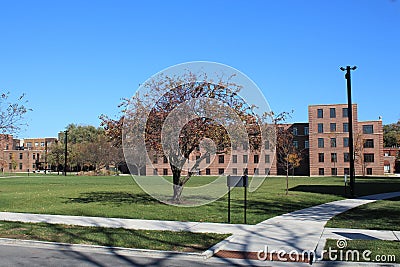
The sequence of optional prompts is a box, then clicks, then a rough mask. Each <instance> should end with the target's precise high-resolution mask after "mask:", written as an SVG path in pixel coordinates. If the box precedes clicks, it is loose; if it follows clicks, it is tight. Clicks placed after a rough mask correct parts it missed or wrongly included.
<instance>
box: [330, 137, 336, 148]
mask: <svg viewBox="0 0 400 267" xmlns="http://www.w3.org/2000/svg"><path fill="white" fill-rule="evenodd" d="M331 147H336V138H331Z"/></svg>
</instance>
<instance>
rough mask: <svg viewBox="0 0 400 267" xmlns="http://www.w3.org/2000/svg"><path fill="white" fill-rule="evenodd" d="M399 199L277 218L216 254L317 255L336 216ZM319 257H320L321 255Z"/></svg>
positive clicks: (334, 205) (345, 203)
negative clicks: (263, 252) (359, 207)
mask: <svg viewBox="0 0 400 267" xmlns="http://www.w3.org/2000/svg"><path fill="white" fill-rule="evenodd" d="M398 196H400V192H393V193H384V194H377V195H371V196H366V197H362V198H358V199H345V200H339V201H334V202H330V203H325V204H322V205H318V206H314V207H310V208H306V209H302V210H299V211H295V212H291V213H288V214H284V215H281V216H277V217H274V218H271V219H269V220H266V221H263V222H261V223H259V224H257V225H255V226H254V227H253V228H251V229H250V230H249V231H247V232H241V233H237V234H234V235H233V236H232V237H231V238H230V240H229V242H225V243H224V244H223V246H220V247H218V249H219V251H216V252H217V255H219V256H221V257H224V256H227V255H230V256H231V257H248V258H256V257H257V253H258V252H260V251H264V250H268V251H269V252H270V251H273V250H274V251H280V250H282V251H284V252H286V253H290V252H297V253H298V254H302V253H303V252H305V251H312V252H314V253H315V252H317V251H318V245H320V246H324V245H325V243H323V244H322V243H320V239H321V236H322V234H323V232H324V227H325V224H326V223H327V222H328V220H330V219H331V218H332V217H333V216H335V215H338V214H340V213H342V212H345V211H347V210H349V209H352V208H355V207H358V206H360V205H363V204H367V203H371V202H374V201H377V200H382V199H388V198H393V197H398ZM221 245H222V244H221ZM316 256H317V258H318V257H319V256H320V255H316Z"/></svg>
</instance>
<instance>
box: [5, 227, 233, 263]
mask: <svg viewBox="0 0 400 267" xmlns="http://www.w3.org/2000/svg"><path fill="white" fill-rule="evenodd" d="M0 233H1V236H2V237H8V238H23V239H30V240H40V241H48V242H60V243H63V244H57V245H58V246H59V248H60V249H59V252H60V253H64V254H68V255H69V256H70V257H73V258H76V259H78V260H80V261H82V262H84V263H86V264H87V263H90V265H93V266H107V264H103V263H102V260H101V258H98V257H95V256H94V255H93V254H91V253H86V252H84V251H80V250H79V249H74V248H73V247H71V245H70V244H93V245H100V246H106V248H105V249H107V250H108V251H109V253H110V254H111V255H108V257H109V256H113V257H114V258H115V260H114V261H113V262H114V264H115V263H116V264H117V265H126V264H129V265H131V266H149V265H151V266H164V264H162V262H163V261H167V260H168V259H170V258H172V257H173V256H174V254H173V253H170V254H168V253H166V254H164V255H163V258H154V259H151V258H149V259H148V262H147V263H146V264H143V263H141V262H139V261H136V259H135V258H134V257H130V256H125V255H123V254H122V253H120V252H119V249H118V248H117V249H116V248H114V247H126V245H128V246H129V247H133V248H141V249H161V250H167V251H174V250H178V251H190V252H203V251H205V250H206V249H208V248H209V247H211V246H212V245H214V244H215V243H218V242H220V241H221V240H222V239H224V238H225V237H226V236H225V235H215V234H210V233H201V234H193V233H190V232H161V231H158V232H152V231H141V230H126V229H121V228H102V227H81V226H67V225H59V224H45V223H33V224H32V223H20V222H2V224H0ZM192 239H194V240H192ZM116 261H117V262H116Z"/></svg>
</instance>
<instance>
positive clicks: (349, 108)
mask: <svg viewBox="0 0 400 267" xmlns="http://www.w3.org/2000/svg"><path fill="white" fill-rule="evenodd" d="M355 69H357V67H356V66H353V67H350V66H346V68H343V67H340V70H342V71H346V75H345V76H344V77H345V78H346V80H347V113H348V119H349V155H350V195H351V197H354V195H355V172H354V145H353V108H352V103H351V74H350V72H351V71H352V70H355Z"/></svg>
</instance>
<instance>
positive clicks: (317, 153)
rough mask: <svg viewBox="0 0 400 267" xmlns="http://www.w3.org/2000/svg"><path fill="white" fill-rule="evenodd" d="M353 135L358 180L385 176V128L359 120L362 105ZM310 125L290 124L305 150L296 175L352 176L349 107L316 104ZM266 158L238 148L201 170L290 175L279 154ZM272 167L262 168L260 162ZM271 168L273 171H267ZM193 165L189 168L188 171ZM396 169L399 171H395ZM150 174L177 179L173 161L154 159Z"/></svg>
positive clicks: (272, 151)
mask: <svg viewBox="0 0 400 267" xmlns="http://www.w3.org/2000/svg"><path fill="white" fill-rule="evenodd" d="M352 109H353V132H354V148H355V172H356V175H383V174H384V154H383V127H382V121H381V120H376V121H358V116H357V104H353V106H352ZM308 118H309V122H308V123H293V124H286V125H283V126H282V127H285V128H286V127H288V128H289V129H290V130H291V131H292V133H293V142H294V145H295V146H296V147H297V148H298V149H299V151H301V154H302V160H301V164H300V166H299V167H298V168H295V169H294V170H293V174H294V175H305V176H324V175H326V176H331V175H333V176H335V175H340V176H343V175H344V174H349V168H350V155H349V128H348V127H349V126H348V109H347V104H331V105H311V106H309V107H308ZM268 151H269V152H268V153H266V155H265V156H264V158H262V159H261V157H260V155H258V154H257V153H254V152H247V150H245V149H243V148H240V147H238V148H233V149H232V151H231V153H230V154H224V155H216V156H215V157H213V158H210V159H207V160H205V161H204V162H202V163H201V164H200V166H199V169H198V173H199V174H200V175H218V174H222V173H224V174H232V175H241V174H243V173H248V174H249V175H254V174H259V175H268V174H270V175H277V174H278V175H283V174H285V172H284V170H283V169H282V168H280V167H279V166H277V160H276V155H275V149H274V148H272V147H270V148H269V150H268ZM200 154H201V151H196V152H194V153H192V155H191V156H190V161H189V165H190V162H192V164H193V162H195V160H196V158H198V157H199V156H200ZM260 161H262V163H264V164H266V165H265V166H264V167H263V168H259V163H260ZM267 165H268V166H267ZM187 169H188V166H186V167H184V170H187ZM392 169H393V167H392ZM146 174H147V175H154V174H161V175H172V173H171V171H170V167H169V164H168V161H167V160H166V159H164V158H162V157H154V159H153V162H152V164H147V166H146Z"/></svg>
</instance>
